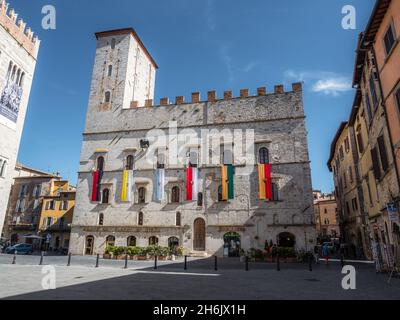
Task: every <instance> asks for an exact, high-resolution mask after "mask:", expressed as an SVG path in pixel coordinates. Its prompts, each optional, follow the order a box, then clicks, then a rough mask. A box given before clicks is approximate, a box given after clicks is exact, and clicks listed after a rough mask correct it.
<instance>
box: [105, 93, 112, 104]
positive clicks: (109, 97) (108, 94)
mask: <svg viewBox="0 0 400 320" xmlns="http://www.w3.org/2000/svg"><path fill="white" fill-rule="evenodd" d="M104 102H105V103H110V102H111V92H110V91H106V92H105V93H104Z"/></svg>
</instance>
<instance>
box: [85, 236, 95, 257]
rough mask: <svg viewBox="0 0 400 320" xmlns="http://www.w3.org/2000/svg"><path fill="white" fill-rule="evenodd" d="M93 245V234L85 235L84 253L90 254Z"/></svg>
mask: <svg viewBox="0 0 400 320" xmlns="http://www.w3.org/2000/svg"><path fill="white" fill-rule="evenodd" d="M93 247H94V238H93V236H87V237H86V241H85V255H92V254H93Z"/></svg>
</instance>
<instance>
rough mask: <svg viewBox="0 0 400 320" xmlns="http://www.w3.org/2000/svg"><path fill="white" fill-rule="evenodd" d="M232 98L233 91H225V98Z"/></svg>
mask: <svg viewBox="0 0 400 320" xmlns="http://www.w3.org/2000/svg"><path fill="white" fill-rule="evenodd" d="M229 99H232V91H230V90H229V91H225V92H224V100H229Z"/></svg>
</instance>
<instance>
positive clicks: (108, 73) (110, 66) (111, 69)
mask: <svg viewBox="0 0 400 320" xmlns="http://www.w3.org/2000/svg"><path fill="white" fill-rule="evenodd" d="M112 71H113V66H112V65H111V64H110V65H109V66H108V71H107V76H109V77H111V76H112Z"/></svg>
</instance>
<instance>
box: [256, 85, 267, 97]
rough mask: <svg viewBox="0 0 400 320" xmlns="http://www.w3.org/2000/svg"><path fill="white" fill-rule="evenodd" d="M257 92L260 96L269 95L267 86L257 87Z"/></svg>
mask: <svg viewBox="0 0 400 320" xmlns="http://www.w3.org/2000/svg"><path fill="white" fill-rule="evenodd" d="M257 94H258V95H259V96H266V95H267V88H266V87H261V88H257Z"/></svg>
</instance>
